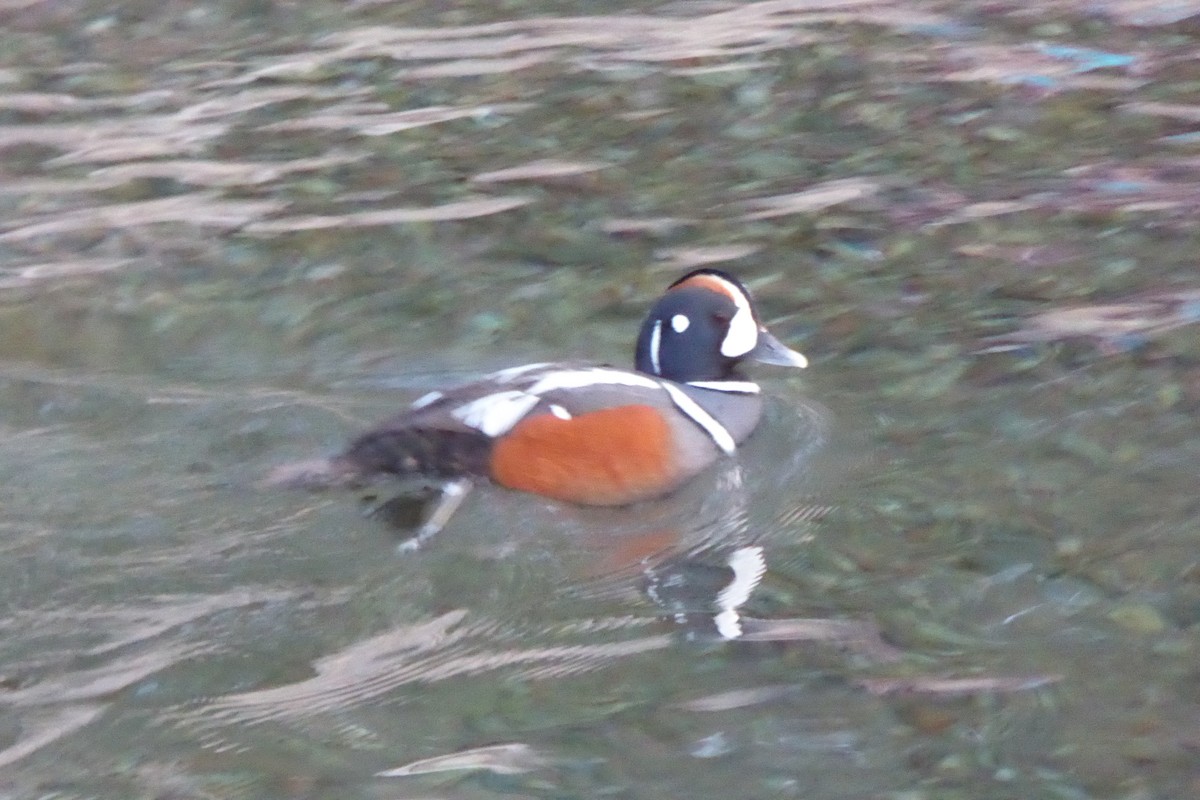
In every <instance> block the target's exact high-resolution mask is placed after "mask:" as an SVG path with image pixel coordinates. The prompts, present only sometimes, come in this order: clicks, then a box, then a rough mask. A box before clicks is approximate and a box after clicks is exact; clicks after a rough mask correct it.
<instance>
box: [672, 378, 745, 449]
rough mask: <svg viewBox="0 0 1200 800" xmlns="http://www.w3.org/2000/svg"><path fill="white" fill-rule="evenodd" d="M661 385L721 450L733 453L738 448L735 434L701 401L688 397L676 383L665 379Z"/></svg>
mask: <svg viewBox="0 0 1200 800" xmlns="http://www.w3.org/2000/svg"><path fill="white" fill-rule="evenodd" d="M661 386H662V388H664V389H666V390H667V394H669V395H671V402H672V403H674V404H675V407H676V408H678V409H679V410H680V411H682V412H683V413H684V414H686V415H687V416H688V417H689V418H690V419H691V420H692V422H695V423H696V424H697V425H699V426H700V427H701V428H703V429H704V432H705V433H707V434H708V436H709V438H710V439H712V440H713V444H715V445H716V446H717V447H718V448H720V450H721V452H723V453H725V454H726V455H733V453H734V452H735V451H736V450H737V442H735V441H734V440H733V436H731V435H730V434H729V431H727V430H726V429H725V426H724V425H722V424H721V423H719V422H717V420H716V419H715V418H714V417H713V415H712V414H709V413H708V412H707V411H705V410H704V409H703V408H702V407H701V406H700V404H699V403H697V402H696V401H695V400H693V399H692V398H690V397H688V396H687V393H686V392H684V391H683V389H680V388H679V387H678V386H676V385H675V384H673V383H667V382H666V381H663V383H662V384H661Z"/></svg>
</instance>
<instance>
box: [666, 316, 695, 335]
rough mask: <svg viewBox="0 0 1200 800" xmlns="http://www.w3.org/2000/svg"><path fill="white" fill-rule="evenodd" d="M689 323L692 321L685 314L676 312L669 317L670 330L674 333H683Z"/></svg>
mask: <svg viewBox="0 0 1200 800" xmlns="http://www.w3.org/2000/svg"><path fill="white" fill-rule="evenodd" d="M691 324H692V321H691V320H690V319H688V317H687V314H676V315H675V316H673V317H671V330H673V331H675V332H676V333H683V332H684V331H686V330H687V329H688V327H689V326H690V325H691Z"/></svg>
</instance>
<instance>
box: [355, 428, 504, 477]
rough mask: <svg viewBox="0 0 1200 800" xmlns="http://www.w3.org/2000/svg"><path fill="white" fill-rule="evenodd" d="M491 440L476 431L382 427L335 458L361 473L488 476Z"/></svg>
mask: <svg viewBox="0 0 1200 800" xmlns="http://www.w3.org/2000/svg"><path fill="white" fill-rule="evenodd" d="M491 452H492V440H491V439H489V438H488V437H486V436H484V435H482V434H480V433H475V432H468V431H446V430H436V429H425V428H401V429H394V430H388V429H381V430H375V431H368V432H367V433H364V434H363V435H362V436H360V437H358V439H356V440H355V441H354V442H352V443H351V445H350V446H349V447H348V448H347V449H346V451H345V452H343V453H342V454H341V455H340V456H338V457H337V459H335V461H338V462H340V463H342V464H345V465H347V466H348V467H351V468H352V469H353V470H354V471H355V472H357V473H358V474H359V475H362V476H369V475H372V474H376V473H381V472H382V473H387V474H390V475H398V476H401V477H407V476H416V475H421V476H428V477H431V478H459V477H464V476H485V477H486V476H487V474H488V461H489V460H490V457H491Z"/></svg>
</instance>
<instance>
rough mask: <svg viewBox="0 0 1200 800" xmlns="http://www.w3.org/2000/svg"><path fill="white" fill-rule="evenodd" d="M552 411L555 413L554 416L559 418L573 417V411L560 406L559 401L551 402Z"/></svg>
mask: <svg viewBox="0 0 1200 800" xmlns="http://www.w3.org/2000/svg"><path fill="white" fill-rule="evenodd" d="M550 413H551V414H553V415H554V416H556V417H558V418H559V419H570V418H571V412H570V411H567V410H566V409H565V408H563V407H562V406H560V405H559V404H558V403H551V404H550Z"/></svg>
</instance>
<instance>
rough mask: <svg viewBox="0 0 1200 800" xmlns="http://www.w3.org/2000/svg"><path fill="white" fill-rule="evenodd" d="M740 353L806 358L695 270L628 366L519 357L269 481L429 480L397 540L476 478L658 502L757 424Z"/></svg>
mask: <svg viewBox="0 0 1200 800" xmlns="http://www.w3.org/2000/svg"><path fill="white" fill-rule="evenodd" d="M748 359H749V360H754V361H761V362H764V363H768V364H778V365H782V366H788V367H805V366H807V364H808V361H807V360H806V359H805V357H804V356H803V355H802V354H800V353H798V352H796V351H795V350H791V349H789V348H788V347H786V346H785V345H783V344H782V343H781V342H780V341H779V340H778V339H776V338H775V337H774V336H772V335H771V334H770V333H769V332H768V331H767V329H766V328H765V327H764V326H763V324H762V322H760V321H759V319H758V315H757V313H756V311H755V308H754V302H753V300H752V298H751V296H750V293H749V291H747V289H746V287H745V286H743V285H742V284H741V282H739V281H738V280H737V279H736V278H734V277H733V276H731V275H729V274H727V273H725V272H721V271H719V270H715V269H700V270H696V271H694V272H691V273H688V274H687V275H684V276H683V277H682V278H680V279H679V280H677V281H675V282H674V283H673V284H671V285H670V286H669V287H668V288H667V290H666V292H665V293H664V294H663V295H662V297H660V298H659V299H658V301H657V302H655V304H654V305H653V306H652V307H651V309H650V314H649V316H648V317H647V318H646V320H645V322H643V323H642V328H641V332H640V333H639V335H638V339H637V355H636V362H635V366H636V371H630V370H623V369H615V368H612V367H607V366H597V365H588V364H572V363H553V364H552V363H545V364H528V365H525V366H520V367H513V368H511V369H506V370H502V371H500V372H496V373H493V374H491V375H488V376H486V377H484V378H482V379H480V380H477V381H474V382H472V383H468V384H466V385H463V386H459V387H457V388H452V389H447V390H445V391H435V392H430V393H428V394H426V395H425V396H423V397H420V398H418V399H417V400H416V401H415V402H414V403H413V404H412V405H411V406H410V407H409V408H408V409H407V410H405V411H404V412H402V413H400V414H399V415H397V416H395V417H393V418H391V419H389V420H387V421H385V422H384V423H383V424H381V425H379V426H378V427H376V428H373V429H371V430H369V431H367V432H366V433H364V434H362V435H361V436H359V437H358V438H357V439H355V440H354V441H353V442H352V443H351V444H350V446H349V447H348V448H347V449H346V450H345V451H344V452H343V453H341V454H340V455H338V456H336V457H334V458H333V459H331V460H328V461H325V462H322V465H321V467H320V468H319V469H316V470H314V468H313V465H312V464H309V465H298V466H300V468H299V469H297V468H296V467H292V468H285V470H284V471H283V472H281V473H280V474H278V475H277V476H276V479H275V480H274V481H273V482H274V483H291V484H312V483H324V484H328V483H352V482H354V481H356V480H359V479H363V478H367V477H370V476H373V475H376V474H380V473H383V474H391V475H396V476H400V477H405V478H422V479H425V480H434V481H437V482H440V483H441V488H442V496H441V499H440V501H439V503H438V504H437V505H436V506H435V508H434V511H433V513H432V514H431V515H430V517H429V519H428V520H427V521H426V523H425V524H424V525H423V526H422V527H421V529H420V530H419V531H418V533H417V535H416V536H415V537H414V538H413V539H411V540H409V542H408V543H406V546H407V547H408V548H415V547H417V546H419V544H420V543H421V542H422V541H423V540H425V539H427V538H428V537H429V536H431V535H432V534H433V533H435V532H436V531H437V530H439V529H440V528H441V527H442V526H443V525H444V524H445V522H446V520H447V519H449V517H450V515H451V514H452V513H453V512H454V510H455V509H456V508H457V507H458V505H459V504H460V503H461V502H462V498H463V497H464V495H465V494H466V492H467V491H468V489H469V488H470V486H471V485H472V484H473V483H474V482H476V481H479V480H491V481H494V482H495V483H498V484H500V485H501V486H506V487H508V488H510V489H518V490H522V491H526V492H533V493H535V494H539V495H543V496H545V497H550V498H554V499H557V500H563V501H567V502H571V503H579V504H583V505H596V506H616V505H625V504H629V503H634V502H637V501H640V500H647V499H651V498H655V497H660V496H662V495H665V494H668V493H669V492H671V491H672V490H674V489H676V488H678V487H679V486H681V485H682V484H683V483H685V482H686V481H688V480H689V479H691V478H692V477H694V476H696V475H697V474H698V473H700V472H701V471H703V470H704V469H705V468H706V467H708V466H709V465H711V464H712V463H713V462H715V461H716V460H717V459H719V458H722V457H724V456H728V455H731V454H733V453H734V451H735V450H736V448H737V446H738V444H740V443H741V442H742V441H744V440H745V439H746V438H747V437H748V436H749V435H750V434H751V432H752V431H753V430H754V428H755V426H757V424H758V421H759V418H760V417H761V415H762V411H763V400H762V396H761V394H760V391H759V387H758V384H756V383H754V382H752V381H750V380H748V379H747V378H746V377H745V376H744V375H743V374H742V373H741V372H740V370H739V367H740V365H741V363H742V362H743V361H745V360H748ZM317 473H320V475H317Z"/></svg>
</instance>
